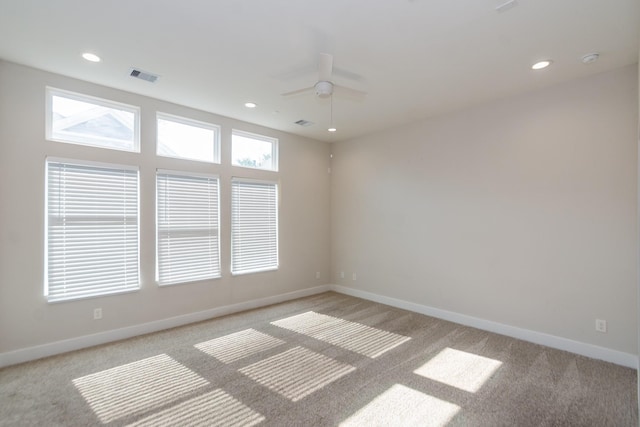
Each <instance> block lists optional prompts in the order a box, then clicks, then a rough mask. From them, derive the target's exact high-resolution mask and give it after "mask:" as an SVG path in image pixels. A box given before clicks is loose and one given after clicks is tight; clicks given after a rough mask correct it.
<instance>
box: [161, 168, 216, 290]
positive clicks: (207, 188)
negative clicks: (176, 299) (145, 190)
mask: <svg viewBox="0 0 640 427" xmlns="http://www.w3.org/2000/svg"><path fill="white" fill-rule="evenodd" d="M218 187H219V186H218V178H217V177H215V176H205V175H191V174H182V173H176V172H167V171H158V173H157V192H158V193H157V197H158V199H157V215H158V218H157V228H158V240H157V251H158V255H157V267H156V275H157V280H158V283H159V284H161V285H170V284H175V283H184V282H192V281H196V280H205V279H212V278H216V277H220V250H219V230H218V222H219V219H218V218H219V209H218Z"/></svg>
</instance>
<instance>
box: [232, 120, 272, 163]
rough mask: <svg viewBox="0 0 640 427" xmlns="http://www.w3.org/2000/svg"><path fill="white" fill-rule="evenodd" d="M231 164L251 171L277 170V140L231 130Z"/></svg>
mask: <svg viewBox="0 0 640 427" xmlns="http://www.w3.org/2000/svg"><path fill="white" fill-rule="evenodd" d="M231 164H233V165H234V166H242V167H245V168H252V169H265V170H270V171H277V170H278V139H277V138H271V137H268V136H263V135H257V134H254V133H249V132H244V131H239V130H235V129H234V130H233V131H232V134H231Z"/></svg>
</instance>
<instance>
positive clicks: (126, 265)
mask: <svg viewBox="0 0 640 427" xmlns="http://www.w3.org/2000/svg"><path fill="white" fill-rule="evenodd" d="M46 175H47V178H46V185H47V190H46V197H47V198H46V217H45V221H46V227H45V232H46V237H45V241H46V245H45V251H46V254H45V272H46V273H45V274H46V276H45V295H46V296H47V298H48V300H49V301H50V302H54V301H63V300H71V299H78V298H85V297H94V296H98V295H108V294H115V293H121V292H128V291H134V290H137V289H139V288H140V281H139V260H138V257H139V256H138V253H139V249H138V241H139V237H138V236H139V232H138V169H137V168H132V167H128V166H116V165H101V164H97V163H85V162H82V163H80V162H76V161H64V160H55V159H47V161H46Z"/></svg>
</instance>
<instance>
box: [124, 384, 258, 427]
mask: <svg viewBox="0 0 640 427" xmlns="http://www.w3.org/2000/svg"><path fill="white" fill-rule="evenodd" d="M264 419H265V417H264V416H262V415H261V414H259V413H258V412H256V411H254V410H253V409H251V408H249V407H248V406H246V405H244V404H243V403H241V402H240V401H239V400H237V399H235V398H234V397H232V396H230V395H228V394H227V393H225V392H224V391H222V390H220V389H216V390H213V391H211V392H208V393H205V394H203V395H201V396H197V397H194V398H191V399H189V400H187V401H185V402H182V403H180V404H178V405H176V406H173V407H171V408H168V409H165V410H162V411H160V412H157V413H155V414H153V415H150V416H148V417H145V418H143V419H141V420H139V421H136V422H135V423H132V424H129V426H130V427H134V426H135V427H147V426H148V427H152V426H181V427H196V426H202V427H205V426H207V427H208V426H220V427H223V426H224V427H244V426H247V427H249V426H254V425H256V424H259V423H261V422H262V421H264Z"/></svg>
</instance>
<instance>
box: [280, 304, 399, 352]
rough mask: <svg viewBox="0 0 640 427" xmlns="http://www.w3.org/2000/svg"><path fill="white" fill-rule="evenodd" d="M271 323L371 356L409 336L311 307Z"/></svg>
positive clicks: (390, 347) (394, 345)
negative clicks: (327, 313) (314, 309)
mask: <svg viewBox="0 0 640 427" xmlns="http://www.w3.org/2000/svg"><path fill="white" fill-rule="evenodd" d="M271 324H272V325H275V326H279V327H281V328H284V329H288V330H290V331H294V332H298V333H300V334H303V335H307V336H309V337H312V338H315V339H317V340H320V341H324V342H327V343H329V344H332V345H335V346H337V347H340V348H343V349H345V350H349V351H353V352H355V353H358V354H362V355H363V356H367V357H370V358H372V359H374V358H376V357H378V356H380V355H382V354H384V353H386V352H387V351H389V350H391V349H393V348H395V347H397V346H399V345H401V344H402V343H404V342H406V341H409V340H410V339H411V338H410V337H405V336H403V335H399V334H394V333H393V332H387V331H383V330H381V329H377V328H373V327H371V326H367V325H363V324H360V323H355V322H350V321H348V320H344V319H340V318H338V317H332V316H327V315H326V314H319V313H316V312H313V311H308V312H306V313H302V314H298V315H296V316H291V317H287V318H286V319H282V320H277V321H275V322H271Z"/></svg>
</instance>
